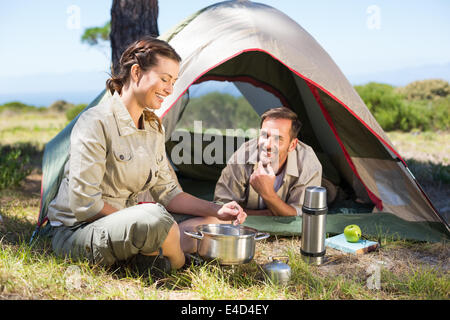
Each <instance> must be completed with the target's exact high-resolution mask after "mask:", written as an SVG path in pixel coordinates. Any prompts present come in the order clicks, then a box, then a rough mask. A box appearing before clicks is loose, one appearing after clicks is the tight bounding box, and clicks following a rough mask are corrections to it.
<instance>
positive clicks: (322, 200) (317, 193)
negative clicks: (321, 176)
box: [300, 187, 328, 265]
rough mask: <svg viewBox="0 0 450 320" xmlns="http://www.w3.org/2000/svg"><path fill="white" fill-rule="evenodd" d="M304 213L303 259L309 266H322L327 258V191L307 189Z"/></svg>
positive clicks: (301, 248) (320, 188)
mask: <svg viewBox="0 0 450 320" xmlns="http://www.w3.org/2000/svg"><path fill="white" fill-rule="evenodd" d="M302 211H303V214H302V240H301V247H300V252H301V254H302V259H303V260H304V261H305V262H307V263H309V264H315V265H320V264H322V263H323V261H324V257H325V234H326V222H327V212H328V208H327V190H326V189H325V188H323V187H307V188H306V191H305V199H304V201H303V207H302Z"/></svg>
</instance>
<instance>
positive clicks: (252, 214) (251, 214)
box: [244, 209, 274, 216]
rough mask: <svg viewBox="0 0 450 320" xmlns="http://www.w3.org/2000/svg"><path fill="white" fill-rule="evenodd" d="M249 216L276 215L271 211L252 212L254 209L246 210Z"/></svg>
mask: <svg viewBox="0 0 450 320" xmlns="http://www.w3.org/2000/svg"><path fill="white" fill-rule="evenodd" d="M244 210H245V212H246V213H247V215H249V216H273V215H274V214H273V213H272V211H270V210H269V209H262V210H252V209H244Z"/></svg>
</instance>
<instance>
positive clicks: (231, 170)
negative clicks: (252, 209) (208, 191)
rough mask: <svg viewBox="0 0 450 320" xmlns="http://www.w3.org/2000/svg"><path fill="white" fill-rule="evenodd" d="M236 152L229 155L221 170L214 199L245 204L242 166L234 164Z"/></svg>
mask: <svg viewBox="0 0 450 320" xmlns="http://www.w3.org/2000/svg"><path fill="white" fill-rule="evenodd" d="M235 158H236V154H235V155H234V156H233V157H231V159H230V161H229V162H228V164H227V166H226V167H225V168H224V169H223V170H222V173H221V174H220V178H219V180H218V181H217V184H216V188H215V191H214V201H216V202H222V203H227V202H230V201H236V202H237V203H238V204H239V205H240V206H245V202H246V194H245V182H246V181H247V178H246V177H245V172H244V166H243V165H239V164H236V163H235V161H236V159H235Z"/></svg>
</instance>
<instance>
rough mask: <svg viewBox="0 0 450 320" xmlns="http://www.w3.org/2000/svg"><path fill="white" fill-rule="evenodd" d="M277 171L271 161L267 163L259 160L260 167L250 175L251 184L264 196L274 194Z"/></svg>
mask: <svg viewBox="0 0 450 320" xmlns="http://www.w3.org/2000/svg"><path fill="white" fill-rule="evenodd" d="M274 183H275V173H274V171H273V168H272V166H271V165H270V162H269V163H267V164H266V165H264V164H263V162H262V161H259V162H258V167H257V168H256V170H255V171H254V172H253V173H252V175H251V176H250V185H251V186H252V187H253V189H255V191H256V192H257V193H258V194H259V195H260V196H261V197H262V198H263V199H265V198H266V197H270V196H273V194H274V193H275V190H274V189H273V185H274Z"/></svg>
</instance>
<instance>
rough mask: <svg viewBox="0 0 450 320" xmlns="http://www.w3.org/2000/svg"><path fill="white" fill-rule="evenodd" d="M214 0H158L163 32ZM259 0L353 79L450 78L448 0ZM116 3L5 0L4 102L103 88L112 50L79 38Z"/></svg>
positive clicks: (0, 22) (0, 94) (1, 21)
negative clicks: (279, 13)
mask: <svg viewBox="0 0 450 320" xmlns="http://www.w3.org/2000/svg"><path fill="white" fill-rule="evenodd" d="M215 2H217V1H211V0H190V1H184V0H159V18H158V25H159V31H160V34H163V33H164V32H165V31H167V30H169V29H170V28H171V27H172V26H174V25H176V24H177V23H178V22H180V21H181V20H183V19H184V18H186V17H187V16H189V15H191V14H192V13H194V12H196V11H197V10H199V9H202V8H204V7H205V6H208V5H211V4H213V3H215ZM255 2H260V3H264V4H267V5H270V6H272V7H275V8H277V9H278V10H280V11H282V12H284V13H285V14H287V15H288V16H290V17H291V18H292V19H293V20H295V21H296V22H297V23H299V24H300V25H301V26H302V27H303V28H304V29H306V30H307V31H308V32H309V33H310V34H311V35H312V36H313V37H314V38H315V39H316V40H317V41H318V42H319V44H321V45H322V47H323V48H324V49H325V50H326V51H327V52H328V53H329V55H330V56H331V57H332V58H333V60H334V61H335V62H336V64H337V65H338V66H339V67H340V69H341V70H342V71H343V73H344V74H345V75H346V76H347V77H348V78H349V80H350V81H351V82H352V83H358V82H364V81H366V82H367V81H369V80H373V81H380V82H383V81H382V80H383V79H385V80H386V81H385V82H386V83H389V82H390V83H391V84H394V85H405V84H406V83H404V82H406V81H408V79H410V78H411V77H416V78H417V77H419V78H420V77H423V78H427V77H430V76H434V75H437V76H440V77H442V78H445V79H446V80H447V81H448V80H450V79H449V78H450V71H449V70H450V41H449V39H450V19H448V14H449V13H450V1H448V0H430V1H423V0H409V1H406V0H370V1H366V0H342V1H337V0H316V1H305V0H260V1H255ZM111 4H112V0H94V1H92V0H52V1H51V0H40V1H37V0H15V1H0V103H4V101H2V100H5V99H6V100H7V99H9V100H11V99H12V98H14V97H15V96H17V97H18V98H17V99H16V100H19V98H20V97H26V95H27V94H35V95H36V94H41V95H42V94H45V93H50V92H73V93H77V92H87V91H90V92H96V91H98V90H101V88H103V86H104V80H105V79H106V78H107V77H108V71H109V65H110V49H109V47H107V46H106V47H104V48H103V49H100V48H94V47H90V46H88V45H86V44H82V43H81V41H80V39H81V35H82V34H83V32H84V30H85V29H86V28H89V27H94V26H101V25H103V24H104V23H106V22H107V21H109V20H110V9H111ZM383 77H384V78H383ZM408 77H409V78H408ZM415 80H419V79H415ZM86 99H89V97H87V98H86Z"/></svg>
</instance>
